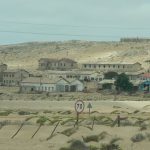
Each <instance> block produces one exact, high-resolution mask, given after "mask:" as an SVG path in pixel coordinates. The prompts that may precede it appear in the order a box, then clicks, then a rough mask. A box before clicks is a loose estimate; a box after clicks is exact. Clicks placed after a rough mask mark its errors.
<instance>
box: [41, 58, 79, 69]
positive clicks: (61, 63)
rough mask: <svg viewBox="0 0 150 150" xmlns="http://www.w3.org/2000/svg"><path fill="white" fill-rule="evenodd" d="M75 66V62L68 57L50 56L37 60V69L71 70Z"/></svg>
mask: <svg viewBox="0 0 150 150" xmlns="http://www.w3.org/2000/svg"><path fill="white" fill-rule="evenodd" d="M76 68H77V62H76V61H74V60H72V59H69V58H62V59H59V60H58V59H52V58H41V59H40V60H39V67H38V69H39V70H71V69H76Z"/></svg>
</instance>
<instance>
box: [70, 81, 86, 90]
mask: <svg viewBox="0 0 150 150" xmlns="http://www.w3.org/2000/svg"><path fill="white" fill-rule="evenodd" d="M71 86H76V92H82V91H83V90H84V85H83V83H82V82H80V81H78V80H75V81H73V82H72V83H71Z"/></svg>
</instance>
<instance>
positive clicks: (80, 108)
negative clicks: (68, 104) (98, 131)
mask: <svg viewBox="0 0 150 150" xmlns="http://www.w3.org/2000/svg"><path fill="white" fill-rule="evenodd" d="M75 110H76V112H77V113H82V112H83V110H84V102H83V101H82V100H78V101H76V103H75Z"/></svg>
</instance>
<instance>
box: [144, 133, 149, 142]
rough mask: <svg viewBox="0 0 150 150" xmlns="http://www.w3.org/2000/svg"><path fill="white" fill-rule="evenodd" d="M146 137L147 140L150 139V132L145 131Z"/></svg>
mask: <svg viewBox="0 0 150 150" xmlns="http://www.w3.org/2000/svg"><path fill="white" fill-rule="evenodd" d="M145 134H146V137H147V138H148V140H149V141H150V133H145Z"/></svg>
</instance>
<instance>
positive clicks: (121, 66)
mask: <svg viewBox="0 0 150 150" xmlns="http://www.w3.org/2000/svg"><path fill="white" fill-rule="evenodd" d="M81 68H82V69H83V70H96V71H100V72H110V71H114V72H118V73H121V72H135V71H140V70H141V69H142V66H141V64H140V63H138V62H136V63H90V62H87V63H83V64H82V67H81Z"/></svg>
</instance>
